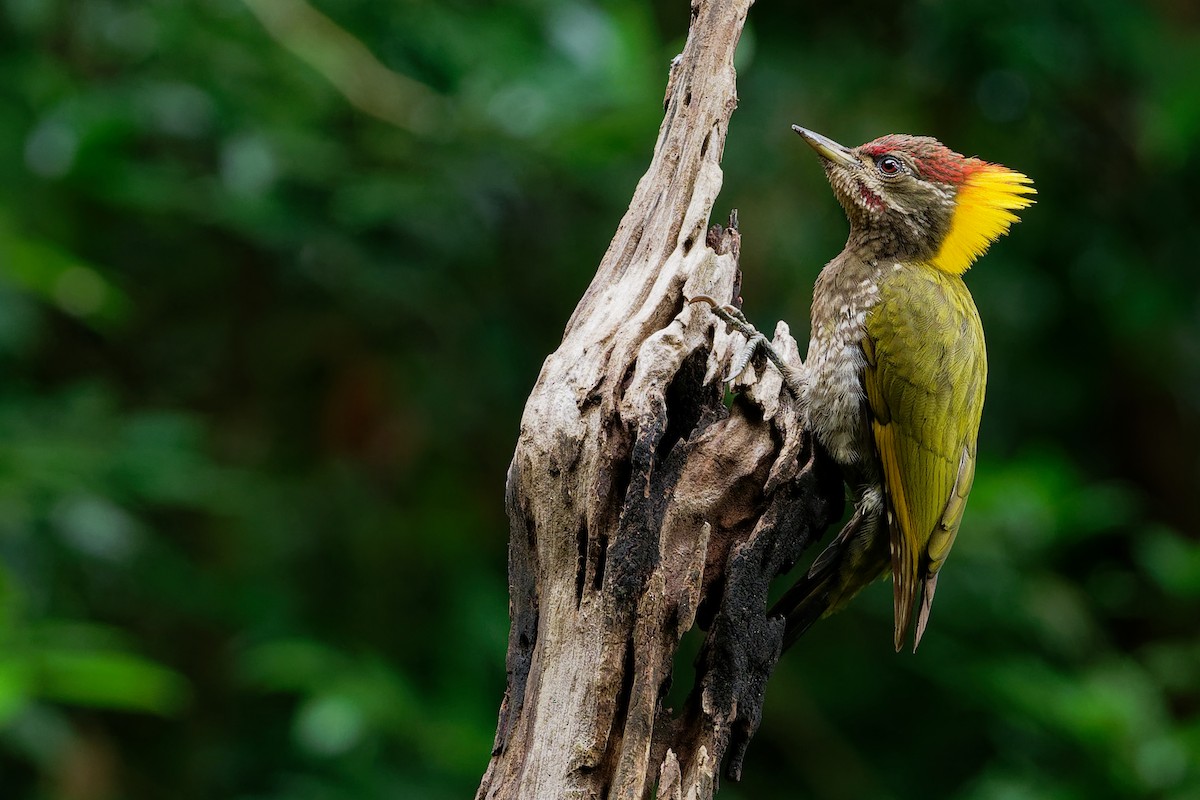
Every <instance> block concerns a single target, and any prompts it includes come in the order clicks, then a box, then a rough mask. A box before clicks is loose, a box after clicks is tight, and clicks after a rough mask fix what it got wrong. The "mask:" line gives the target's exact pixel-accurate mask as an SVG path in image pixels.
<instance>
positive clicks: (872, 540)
mask: <svg viewBox="0 0 1200 800" xmlns="http://www.w3.org/2000/svg"><path fill="white" fill-rule="evenodd" d="M879 521H880V520H879V517H878V515H875V514H864V513H863V512H862V511H861V510H856V511H855V513H854V515H853V516H852V517H850V521H849V522H847V523H846V527H844V528H842V530H841V532H840V533H839V534H838V535H837V536H836V537H835V538H834V540H833V541H832V542H830V543H829V545H828V546H827V547H826V548H825V549H824V550H823V551H822V552H821V554H820V555H819V556H817V559H816V561H814V562H813V565H812V566H811V567H810V568H809V570H808V573H807V574H805V576H804V577H803V578H801V579H800V580H799V581H797V582H796V585H794V586H793V587H792V588H790V589H788V590H787V592H785V593H784V595H783V597H781V598H779V601H778V602H777V603H776V604H775V605H774V606H773V607H772V609H771V612H770V613H771V615H772V616H776V615H781V616H783V617H785V619H786V627H785V628H784V634H783V649H784V650H787V649H788V648H789V647H791V646H792V645H793V644H795V642H796V640H797V639H799V638H800V637H801V636H803V635H804V633H805V632H806V631H807V630H808V629H809V628H811V627H812V626H813V623H815V622H816V621H817V620H819V619H821V618H822V617H824V616H826V615H828V614H831V613H833V612H834V611H837V610H839V609H840V608H842V607H843V606H844V605H846V603H848V602H850V599H851V598H852V597H854V595H856V594H858V592H859V590H861V589H862V588H863V587H864V586H866V585H867V584H869V583H871V582H872V581H874V580H875V579H876V578H878V577H879V576H880V575H881V574H883V573H884V572H886V570H887V567H888V563H889V560H888V558H889V557H888V537H887V533H886V531H881V530H880V528H881V526H880V525H879Z"/></svg>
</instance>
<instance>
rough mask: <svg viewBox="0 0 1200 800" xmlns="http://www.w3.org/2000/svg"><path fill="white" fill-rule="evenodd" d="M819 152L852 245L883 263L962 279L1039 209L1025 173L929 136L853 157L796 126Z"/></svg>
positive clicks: (865, 148)
mask: <svg viewBox="0 0 1200 800" xmlns="http://www.w3.org/2000/svg"><path fill="white" fill-rule="evenodd" d="M792 129H793V130H794V131H796V133H798V134H800V135H801V136H802V137H803V138H804V140H805V141H806V142H808V144H809V145H810V146H811V147H812V148H813V149H814V150H816V151H817V154H818V155H820V156H821V160H822V162H823V163H824V165H825V174H826V175H827V176H828V178H829V183H830V185H832V186H833V191H834V193H835V194H836V195H837V198H838V201H839V202H840V203H841V204H842V207H843V208H844V209H846V216H848V217H849V218H850V235H851V239H852V240H854V239H857V241H859V242H860V243H862V244H863V245H866V246H869V247H870V248H871V249H872V250H873V251H874V252H875V253H876V255H877V256H878V257H881V258H916V259H920V260H923V261H927V262H928V263H930V264H932V265H933V266H935V267H937V268H938V269H940V270H942V271H944V272H948V273H951V274H954V275H961V274H962V273H963V272H965V271H966V270H967V268H968V267H970V266H971V264H972V262H974V261H975V259H977V258H979V257H980V256H981V255H983V254H984V253H985V252H986V251H987V249H988V246H989V245H990V244H991V243H992V242H994V241H995V240H996V239H998V238H999V237H1000V236H1002V235H1004V234H1005V233H1007V232H1008V228H1009V226H1010V225H1012V223H1014V222H1016V221H1017V215H1016V214H1015V213H1014V212H1015V211H1017V210H1018V209H1022V208H1025V207H1026V206H1028V205H1030V204H1032V203H1033V199H1032V198H1031V197H1029V195H1031V194H1035V193H1036V192H1035V190H1034V188H1033V186H1032V183H1033V181H1031V180H1030V179H1029V178H1028V177H1026V176H1025V175H1022V174H1021V173H1020V172H1016V171H1014V170H1010V169H1008V168H1006V167H1002V166H1000V165H999V164H990V163H988V162H986V161H981V160H980V159H978V158H968V157H966V156H964V155H962V154H961V153H956V152H954V151H953V150H951V149H950V148H948V147H946V146H945V145H944V144H942V143H941V142H939V141H938V140H937V139H932V138H930V137H928V136H909V135H907V134H891V135H888V136H882V137H880V138H878V139H876V140H874V141H872V142H867V143H866V144H864V145H860V146H859V147H855V148H853V149H851V148H849V147H844V146H842V145H840V144H838V143H837V142H835V141H833V140H832V139H829V138H827V137H825V136H822V135H821V134H819V133H814V132H813V131H810V130H807V129H805V128H801V127H800V126H799V125H793V126H792Z"/></svg>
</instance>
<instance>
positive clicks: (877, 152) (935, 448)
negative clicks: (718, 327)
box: [714, 125, 1036, 652]
mask: <svg viewBox="0 0 1200 800" xmlns="http://www.w3.org/2000/svg"><path fill="white" fill-rule="evenodd" d="M792 128H793V130H794V131H795V132H796V133H798V134H799V135H800V136H801V137H802V138H803V139H804V141H805V142H807V143H808V145H809V146H811V147H812V149H813V150H815V151H816V153H817V155H818V156H819V157H820V160H821V163H822V165H823V167H824V169H825V174H826V177H827V178H828V180H829V184H830V186H831V187H832V189H833V193H834V195H835V196H836V197H837V200H838V201H839V203H840V204H841V206H842V208H843V209H844V210H845V212H846V217H847V218H848V220H849V223H850V233H849V236H848V238H847V241H846V245H845V248H844V249H843V250H842V251H841V253H839V254H838V255H837V256H836V257H835V258H833V260H831V261H830V262H829V263H828V264H827V265H826V266H825V267H824V268H823V269H822V270H821V273H820V275H819V276H818V278H817V280H816V285H815V287H814V290H813V301H812V311H811V334H810V340H809V347H808V354H807V356H806V357H805V359H804V361H803V363H801V364H796V363H789V362H786V361H785V360H784V359H782V358H781V357H780V356H779V355H778V353H776V352H775V351H774V349H773V348H772V347H771V346H770V343H769V342H768V341H767V340H766V338H765V337H763V336H762V335H761V334H759V333H758V332H757V331H756V330H755V329H754V328H753V326H751V325H750V324H749V323H748V322H747V321H746V320H745V317H744V316H742V315H741V314H740V312H738V311H737V310H736V309H733V308H732V307H728V306H726V307H724V310H723V311H721V312H720V313H721V315H722V316H723V318H726V317H727V319H726V321H727V322H728V321H730V320H731V319H732V320H733V323H734V324H735V326H736V327H738V328H739V329H741V330H742V332H743V333H744V334H745V335H747V336H748V337H749V341H748V342H747V345H746V348H745V349H744V350H743V352H742V354H741V355H740V357H739V358H737V359H735V362H734V366H733V369H734V370H735V372H731V377H732V376H736V374H739V373H740V372H741V371H743V370H744V369H745V367H746V364H747V363H749V361H750V358H751V357H752V354H753V353H754V352H756V351H758V350H762V351H765V352H766V354H767V356H768V357H769V358H770V360H771V361H772V362H774V363H775V364H776V366H778V367H779V368H780V369H781V371H782V372H783V373H784V378H785V382H786V383H787V385H788V387H789V388H790V389H791V391H792V393H793V394H794V395H795V396H796V398H797V400H798V406H799V409H800V413H801V419H802V421H803V422H804V425H805V427H806V428H807V429H808V430H809V431H811V432H812V434H813V435H814V436H815V438H816V439H817V441H818V442H819V443H820V444H821V446H822V447H824V449H825V450H826V451H827V452H828V453H829V454H830V456H832V458H833V460H834V461H835V462H836V463H837V464H838V466H839V467H840V469H841V472H842V475H843V477H844V479H845V481H846V483H847V486H848V487H849V492H850V495H851V497H852V500H853V511H852V513H851V516H850V519H849V521H848V522H847V523H846V525H845V526H844V527H843V528H842V530H841V531H840V532H839V533H838V535H837V536H836V537H834V539H833V540H832V541H831V542H830V543H829V545H828V546H827V547H826V548H825V549H824V550H823V551H822V552H821V553H820V555H818V556H817V558H816V559H815V560H814V561H813V563H812V566H811V567H809V569H808V571H807V572H806V573H805V574H804V575H803V577H801V578H800V580H798V581H797V582H796V583H795V585H794V586H792V587H791V588H790V589H789V590H788V591H787V592H785V593H784V595H783V596H782V597H781V598H780V599H779V601H778V602H777V603H776V604H775V606H774V607H773V609H772V614H773V615H778V616H783V617H784V618H785V619H786V623H785V627H784V635H783V643H782V647H783V649H784V650H786V649H787V648H788V647H790V646H791V645H792V644H794V643H795V641H796V640H797V639H798V638H799V637H800V636H801V635H802V634H803V633H804V632H805V631H807V630H808V629H809V627H810V626H811V625H813V623H815V622H816V621H817V620H818V619H820V618H822V617H824V616H827V615H829V614H831V613H833V612H835V611H837V610H839V609H841V608H843V607H845V605H846V604H847V603H849V602H850V600H851V599H852V598H853V597H854V596H855V595H856V594H858V592H859V591H860V590H862V589H863V588H864V587H866V586H867V585H868V584H870V583H872V582H873V581H875V580H876V579H878V578H881V577H882V576H884V575H886V574H887V573H888V572H889V571H890V572H891V575H892V583H893V611H894V636H893V643H894V645H895V649H896V651H897V652H899V651H900V650H901V649H903V647H904V644H905V642H906V640H907V637H908V631H909V628H910V627H911V622H912V617H913V612H914V607H915V609H916V615H917V622H916V631H915V634H914V636H913V651H914V652H915V651H916V649H917V646H918V645H919V644H920V642H921V638H922V637H923V636H924V633H925V629H926V625H927V624H928V621H929V613H930V609H931V607H932V603H933V596H934V592H935V591H936V589H937V581H938V575H939V573H940V571H941V569H942V566H943V565H944V564H945V562H946V557H947V556H948V555H949V553H950V549H951V547H952V546H953V544H954V540H955V537H956V536H957V535H958V529H959V526H960V524H961V522H962V518H963V510H964V508H965V507H966V502H967V497H968V495H969V494H970V491H971V485H972V482H973V480H974V477H975V461H976V452H977V451H976V447H977V439H978V433H979V424H980V418H981V416H982V411H983V402H984V390H985V385H986V383H987V351H986V347H985V344H984V336H983V326H982V323H981V322H980V317H979V312H978V310H977V309H976V306H975V302H974V300H973V298H972V297H971V293H970V292H969V291H968V289H967V286H966V284H965V283H964V281H963V277H962V276H963V273H964V272H966V270H967V269H968V268H969V267H970V266H971V265H972V264H973V263H974V262H975V261H976V260H977V259H978V258H979V257H981V256H982V255H983V254H984V253H985V252H986V251H987V249H988V248H989V246H990V245H991V244H992V243H993V242H994V241H995V240H996V239H998V238H999V237H1000V236H1002V235H1004V234H1005V233H1007V232H1008V230H1009V228H1010V226H1011V225H1012V224H1013V223H1014V222H1017V221H1018V217H1017V214H1016V212H1017V211H1019V210H1021V209H1023V208H1026V207H1028V206H1029V205H1031V204H1032V203H1033V198H1032V197H1031V195H1034V194H1036V190H1035V189H1034V187H1033V182H1032V180H1031V179H1030V178H1029V177H1028V176H1026V175H1024V174H1023V173H1021V172H1017V171H1015V170H1012V169H1009V168H1007V167H1004V166H1001V165H999V164H995V163H990V162H987V161H984V160H981V159H979V158H973V157H966V156H963V155H962V154H960V153H957V152H955V151H953V150H951V149H950V148H948V147H947V146H945V145H943V144H942V143H941V142H939V141H938V140H937V139H934V138H932V137H929V136H914V135H908V134H889V135H887V136H882V137H880V138H878V139H875V140H873V141H870V142H867V143H866V144H863V145H860V146H859V147H855V148H848V147H845V146H843V145H841V144H838V143H837V142H835V141H833V140H832V139H830V138H828V137H826V136H823V135H821V134H819V133H816V132H814V131H811V130H808V129H806V128H802V127H800V126H799V125H793V126H792ZM714 305H715V304H714Z"/></svg>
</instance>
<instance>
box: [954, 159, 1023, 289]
mask: <svg viewBox="0 0 1200 800" xmlns="http://www.w3.org/2000/svg"><path fill="white" fill-rule="evenodd" d="M978 163H979V164H980V166H979V167H977V168H975V169H973V170H970V171H969V172H967V174H966V176H965V177H964V178H963V182H962V184H961V185H960V186H959V187H958V195H957V197H956V198H955V205H954V216H953V217H951V219H950V231H949V232H948V233H947V234H946V238H945V239H943V240H942V246H941V247H940V248H939V249H938V252H937V255H935V256H934V257H933V266H935V267H937V268H938V269H940V270H942V271H943V272H948V273H950V274H951V275H961V274H963V273H964V272H966V271H967V268H968V267H970V266H971V264H972V263H974V261H975V259H977V258H979V257H980V256H981V255H983V254H984V253H986V252H987V249H988V245H990V244H991V243H992V242H994V241H996V240H997V239H999V238H1000V237H1001V236H1003V235H1004V234H1006V233H1008V229H1009V226H1011V225H1012V224H1013V223H1014V222H1016V221H1017V220H1018V217H1017V215H1016V214H1014V213H1013V212H1014V211H1016V210H1018V209H1022V208H1025V207H1027V206H1030V205H1033V198H1031V197H1027V195H1031V194H1037V190H1036V189H1034V188H1033V181H1032V180H1030V179H1029V177H1028V176H1026V175H1023V174H1021V173H1020V172H1016V171H1014V170H1011V169H1008V168H1007V167H1002V166H1000V165H999V164H987V163H983V162H978Z"/></svg>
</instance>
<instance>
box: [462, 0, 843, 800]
mask: <svg viewBox="0 0 1200 800" xmlns="http://www.w3.org/2000/svg"><path fill="white" fill-rule="evenodd" d="M751 3H752V0H693V3H692V7H691V30H690V32H689V35H688V40H687V45H686V46H685V48H684V51H683V53H682V54H681V55H680V56H679V57H678V58H676V59H675V61H674V62H673V64H672V67H671V73H670V78H669V83H668V88H667V97H666V103H665V108H666V117H665V119H664V120H663V124H662V127H661V129H660V130H659V136H658V142H657V145H656V146H655V150H654V158H653V161H652V163H651V164H650V168H649V169H648V170H647V172H646V174H645V175H644V176H643V177H642V180H641V181H640V182H639V184H638V187H637V190H636V192H635V194H634V197H633V200H632V202H631V203H630V206H629V210H628V212H626V214H625V217H624V219H622V221H621V224H620V226H619V228H618V229H617V233H616V235H615V237H614V238H613V240H612V243H611V245H610V246H609V248H608V252H607V253H606V254H605V256H604V259H603V261H602V262H601V263H600V266H599V268H598V269H597V272H596V276H595V278H594V279H593V280H592V283H591V285H590V286H589V287H588V290H587V292H586V293H585V294H584V296H583V298H582V299H581V300H580V302H579V305H578V307H577V308H576V309H575V313H574V314H573V315H572V316H571V319H570V321H569V322H568V323H567V327H566V331H565V332H564V334H563V340H562V344H561V346H560V347H559V348H558V350H556V351H555V352H554V353H552V354H551V355H550V356H549V357H547V359H546V361H545V364H544V365H543V367H542V371H541V374H540V375H539V376H538V380H537V384H536V385H535V386H534V389H533V392H532V394H531V395H530V397H529V401H528V404H527V405H526V407H525V413H524V416H523V417H522V420H521V431H520V437H519V439H518V442H517V447H516V452H515V454H514V456H513V461H512V465H511V466H510V468H509V473H508V484H507V491H506V505H507V510H508V515H509V520H510V525H511V532H510V543H509V591H510V595H511V606H510V610H511V615H512V628H511V632H510V636H509V644H508V657H507V667H508V686H507V690H506V692H505V696H504V701H503V705H502V706H501V709H500V721H499V726H498V729H497V732H496V740H495V745H494V747H493V751H492V758H491V761H490V763H489V764H488V768H487V772H486V774H485V775H484V776H483V781H482V783H481V785H480V787H479V791H478V794H477V798H478V800H484V799H485V798H488V799H491V798H495V800H543V799H546V800H553V799H557V798H579V799H580V800H582V799H583V798H597V799H599V798H622V799H626V800H642V798H647V797H650V796H651V794H652V792H653V791H654V788H655V786H657V797H659V798H672V799H674V798H678V799H680V800H682V798H711V797H712V796H713V794H714V793H715V791H716V787H717V774H718V772H719V765H720V764H721V762H722V761H723V760H725V759H726V758H728V773H729V774H731V775H732V776H733V777H735V778H736V777H737V776H738V774H739V773H740V770H741V760H742V755H743V753H744V751H745V747H746V744H747V742H748V741H749V739H750V737H751V736H752V735H753V734H754V732H755V730H756V729H757V727H758V723H759V719H760V715H761V708H762V701H763V695H764V691H765V686H766V681H767V678H768V677H769V675H770V673H771V671H772V669H773V668H774V666H775V663H776V661H777V659H778V657H779V651H780V642H781V639H782V635H783V621H782V619H779V618H774V619H772V618H768V617H767V616H766V605H767V592H768V588H769V584H770V581H771V579H772V578H774V577H775V576H777V575H779V574H780V573H781V572H783V571H786V570H787V569H790V568H791V566H792V564H793V563H794V562H795V561H796V559H797V558H798V556H799V555H800V554H801V552H802V551H803V550H804V549H805V548H806V547H807V546H808V545H809V544H810V543H811V542H812V541H813V540H814V539H815V538H816V537H818V536H820V534H821V532H822V531H823V530H824V529H825V527H826V526H827V525H828V524H829V523H830V522H831V521H832V520H833V519H835V518H836V517H837V516H838V515H840V513H841V507H842V488H841V480H840V478H839V476H838V474H837V470H836V468H835V467H834V466H833V465H832V464H831V462H829V460H828V459H827V458H826V457H824V456H823V455H822V454H821V453H820V452H818V451H817V449H816V448H814V447H813V446H812V445H811V443H810V440H809V437H808V436H806V434H805V433H804V431H802V430H801V428H800V425H799V421H798V417H797V413H796V409H795V407H794V405H793V402H792V399H791V397H790V396H789V395H788V394H787V392H786V390H784V388H783V385H782V380H781V378H780V376H779V375H778V373H777V372H775V371H773V370H771V369H765V368H764V369H761V370H760V372H759V373H758V374H757V375H756V374H755V373H754V372H753V370H751V371H750V373H749V374H748V376H744V377H743V379H742V381H743V382H742V383H741V384H739V386H738V388H739V390H740V391H739V393H738V394H737V395H736V396H735V398H734V400H733V401H732V403H731V404H730V405H729V406H728V407H727V406H726V404H725V388H724V385H723V383H722V376H723V374H724V370H725V369H727V368H728V363H729V360H730V354H731V352H732V350H733V349H734V348H736V347H738V346H739V345H740V344H741V340H740V337H735V336H730V335H728V334H727V333H726V331H725V330H724V327H723V325H721V324H720V323H718V322H717V320H716V318H715V317H713V315H712V314H711V313H710V311H709V309H708V307H707V306H706V305H703V304H698V305H690V304H688V302H687V300H686V298H690V297H694V296H696V295H700V294H705V295H710V296H712V297H714V298H717V299H718V300H719V301H726V300H728V301H731V302H736V301H737V294H738V284H739V272H738V249H739V244H740V239H739V234H738V231H737V230H736V229H735V227H734V226H731V227H730V228H721V227H720V226H714V227H713V228H712V229H711V230H708V223H709V216H710V214H711V212H712V207H713V203H714V201H715V199H716V197H717V193H718V192H719V190H720V188H721V180H722V176H721V169H720V159H721V154H722V152H723V149H724V145H725V136H726V132H727V130H728V125H729V119H730V116H731V114H732V113H733V110H734V108H735V107H736V105H737V94H736V88H735V74H734V70H733V54H734V49H735V47H736V45H737V42H738V38H739V36H740V34H741V30H742V25H743V24H744V22H745V18H746V13H747V11H748V9H749V6H750V5H751ZM775 345H776V347H777V348H779V349H780V352H782V353H784V354H791V355H792V356H793V357H794V356H795V352H796V343H795V341H794V340H793V339H792V337H791V336H790V334H789V332H788V329H787V327H786V326H785V325H783V324H782V323H780V325H779V327H778V329H777V331H776V334H775ZM694 625H699V626H700V627H701V628H702V629H704V630H706V631H707V632H708V633H707V637H706V639H705V641H704V645H703V648H702V651H701V653H700V656H699V658H698V660H697V664H696V683H695V685H694V686H693V687H692V690H691V694H690V696H689V698H688V700H687V701H686V703H685V704H684V707H683V708H682V709H678V710H672V709H668V708H665V707H664V702H663V701H664V698H665V697H666V693H667V689H668V687H669V686H670V682H671V678H672V671H673V667H674V662H675V654H676V651H677V649H678V646H679V641H680V639H681V637H682V636H683V634H684V633H685V632H686V631H687V630H688V629H690V628H691V627H692V626H694Z"/></svg>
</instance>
